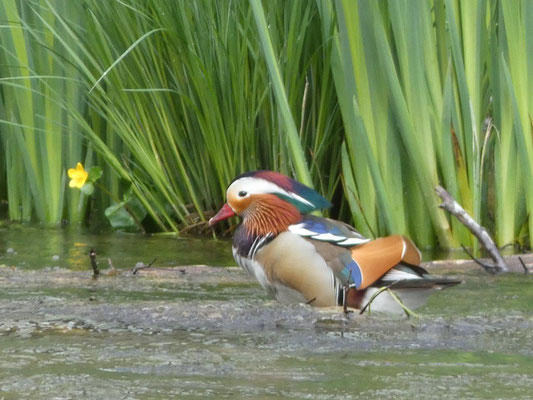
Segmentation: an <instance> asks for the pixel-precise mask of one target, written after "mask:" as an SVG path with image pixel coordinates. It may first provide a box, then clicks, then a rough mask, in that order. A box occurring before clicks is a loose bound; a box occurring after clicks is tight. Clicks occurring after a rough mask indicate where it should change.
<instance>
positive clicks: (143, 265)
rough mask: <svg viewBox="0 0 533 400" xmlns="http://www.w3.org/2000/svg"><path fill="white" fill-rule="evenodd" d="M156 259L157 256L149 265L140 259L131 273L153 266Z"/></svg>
mask: <svg viewBox="0 0 533 400" xmlns="http://www.w3.org/2000/svg"><path fill="white" fill-rule="evenodd" d="M155 260H157V257H156V258H154V259H153V260H152V262H151V263H150V264H148V265H146V264H145V263H143V262H140V261H139V262H138V263H137V264H135V267H133V269H132V270H131V273H132V274H133V275H135V274H136V273H137V272H139V271H140V270H141V269H146V268H151V267H152V265H153V264H154V263H155Z"/></svg>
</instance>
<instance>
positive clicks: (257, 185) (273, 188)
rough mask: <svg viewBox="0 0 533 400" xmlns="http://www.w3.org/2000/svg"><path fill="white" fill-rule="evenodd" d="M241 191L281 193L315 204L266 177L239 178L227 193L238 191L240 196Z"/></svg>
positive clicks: (302, 201)
mask: <svg viewBox="0 0 533 400" xmlns="http://www.w3.org/2000/svg"><path fill="white" fill-rule="evenodd" d="M241 192H246V193H247V195H251V194H267V193H279V194H282V195H284V196H287V197H291V198H293V199H295V200H298V201H299V202H300V203H303V204H307V205H309V206H313V203H311V202H310V201H308V200H306V199H304V198H303V197H301V196H298V195H297V194H296V193H291V192H287V191H286V190H285V189H283V188H282V187H280V186H278V185H276V184H275V183H272V182H270V181H267V180H266V179H261V178H252V177H248V176H247V177H244V178H240V179H237V180H236V181H235V182H233V183H232V184H231V185H230V186H229V188H228V191H227V195H228V197H229V195H230V193H237V195H238V196H239V195H240V193H241ZM239 197H243V196H239Z"/></svg>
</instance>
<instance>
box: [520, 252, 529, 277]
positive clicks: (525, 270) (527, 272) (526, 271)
mask: <svg viewBox="0 0 533 400" xmlns="http://www.w3.org/2000/svg"><path fill="white" fill-rule="evenodd" d="M518 259H519V260H520V264H522V268H524V274H529V269H528V267H527V266H526V263H525V262H524V260H522V257H520V256H518Z"/></svg>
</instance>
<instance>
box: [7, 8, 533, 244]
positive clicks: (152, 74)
mask: <svg viewBox="0 0 533 400" xmlns="http://www.w3.org/2000/svg"><path fill="white" fill-rule="evenodd" d="M532 9H533V7H532V6H531V5H529V3H528V1H527V0H520V1H516V2H507V1H500V0H490V1H483V0H468V1H466V0H461V1H458V0H430V1H428V2H418V1H414V0H390V1H380V2H376V1H371V0H359V1H349V0H336V1H333V0H316V1H315V2H309V1H305V0H295V1H290V2H287V1H281V0H275V1H262V2H261V1H260V0H250V1H249V2H246V1H235V2H233V1H222V2H214V1H210V0H199V1H177V2H175V1H168V0H152V1H150V2H146V1H143V0H128V1H105V2H102V1H97V0H83V1H80V2H70V1H66V0H55V1H52V0H34V1H16V0H7V1H4V2H3V3H2V5H0V20H1V22H0V74H1V76H0V88H1V91H2V97H1V104H0V119H1V120H2V125H1V127H0V135H1V137H2V143H3V149H4V154H5V163H4V171H5V172H4V174H5V176H6V179H7V197H8V200H9V213H10V218H13V219H26V220H27V219H30V218H32V216H33V217H34V218H36V219H38V220H40V221H43V222H48V223H57V222H58V221H59V220H61V218H63V217H67V218H68V219H69V220H72V221H80V220H82V217H83V215H84V214H85V211H84V206H85V204H86V199H84V198H83V197H81V198H80V197H79V194H78V193H77V192H75V191H68V192H66V191H65V187H66V185H65V180H66V178H65V173H64V171H65V169H66V168H67V167H71V166H73V165H74V164H75V163H76V162H77V161H80V160H81V161H85V162H86V163H89V164H91V163H96V164H99V165H102V166H104V167H105V173H104V179H105V181H104V182H105V185H106V187H107V188H108V190H109V191H110V192H111V193H112V195H113V197H115V198H118V197H120V196H121V195H122V193H123V192H124V191H126V190H127V189H128V188H129V187H131V188H132V190H133V192H134V193H135V196H136V197H137V198H138V199H139V200H140V202H141V203H142V204H143V206H144V207H145V208H146V210H147V211H148V214H149V215H150V219H151V220H152V221H153V223H155V225H156V226H157V229H159V230H163V231H180V230H181V229H183V228H186V227H194V226H203V225H202V223H205V221H206V220H207V218H208V217H209V215H210V213H211V212H212V210H213V209H215V208H217V207H218V206H219V205H220V203H221V202H222V201H223V198H224V192H225V188H226V186H227V184H228V182H229V181H230V180H231V179H232V178H233V177H234V176H235V175H237V174H239V173H241V172H243V171H247V170H253V169H260V168H268V169H274V170H278V171H281V172H284V173H287V174H290V175H294V176H296V177H297V178H298V179H300V180H301V181H303V182H305V183H307V184H309V185H313V186H315V188H317V190H319V191H320V192H322V193H324V194H325V195H326V196H327V197H329V198H332V199H333V200H334V202H335V204H336V205H337V207H336V208H335V210H334V211H333V216H335V217H339V218H343V219H348V218H349V216H351V217H352V222H354V224H355V226H356V227H357V228H358V229H359V230H361V232H362V233H364V234H366V235H368V236H382V235H386V234H390V233H404V234H407V235H409V236H411V237H413V238H414V239H415V240H416V242H417V243H418V244H419V245H421V246H434V245H437V244H438V245H440V246H442V247H455V246H457V245H459V244H465V245H474V246H475V245H476V243H475V240H474V239H473V238H472V236H471V235H470V233H469V232H468V231H467V230H466V229H465V228H464V227H463V226H462V225H460V224H459V223H458V222H456V221H455V220H453V219H450V218H449V217H448V216H447V215H445V214H444V212H443V211H442V210H440V209H439V208H438V203H439V200H438V198H437V197H436V195H435V194H434V187H435V186H436V185H437V184H439V183H440V184H443V185H444V186H445V187H446V188H447V189H448V190H449V191H450V192H451V193H452V195H453V196H454V197H455V198H456V199H457V200H458V201H459V202H460V203H461V204H462V205H463V206H464V207H465V208H466V209H467V210H468V211H469V212H471V213H472V215H473V216H474V217H475V218H476V219H477V220H479V221H481V222H482V223H484V224H486V225H488V226H490V227H492V228H493V230H494V232H495V235H496V239H497V241H498V243H499V244H500V245H504V244H508V243H515V242H516V241H521V242H523V241H524V240H525V238H526V237H528V236H529V240H530V244H531V241H532V239H531V237H532V235H531V232H532V231H533V222H532V220H533V219H532V218H530V217H528V216H530V215H531V213H532V212H533V185H531V182H532V181H533V179H532V177H533V145H532V131H531V119H530V116H531V112H532V111H533V110H532V107H533V98H531V94H530V93H532V91H531V89H533V85H532V83H531V79H530V78H529V76H530V75H531V72H533V70H532V65H533V56H532V54H533V52H532V51H531V50H532V49H533V44H532V43H531V37H533V36H532V33H533V32H531V29H533V28H531V27H530V26H529V25H531V24H527V21H528V20H529V19H530V18H531V16H532V15H533V14H532V13H533V10H532ZM515 154H518V156H515ZM1 172H2V169H0V173H1ZM21 177H23V178H22V179H21ZM110 202H111V200H110V198H108V197H107V195H104V194H103V193H99V197H98V198H97V200H96V202H95V203H93V207H96V208H100V209H102V208H105V206H107V205H108V204H109V203H110Z"/></svg>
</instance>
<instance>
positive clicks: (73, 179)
mask: <svg viewBox="0 0 533 400" xmlns="http://www.w3.org/2000/svg"><path fill="white" fill-rule="evenodd" d="M68 177H69V178H70V183H69V184H68V185H69V186H70V187H71V188H73V187H76V188H78V189H81V188H82V187H83V185H85V181H86V180H87V178H88V177H89V173H88V172H87V171H85V170H84V169H83V165H82V164H81V163H80V162H79V163H78V164H77V165H76V168H70V169H69V170H68Z"/></svg>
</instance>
